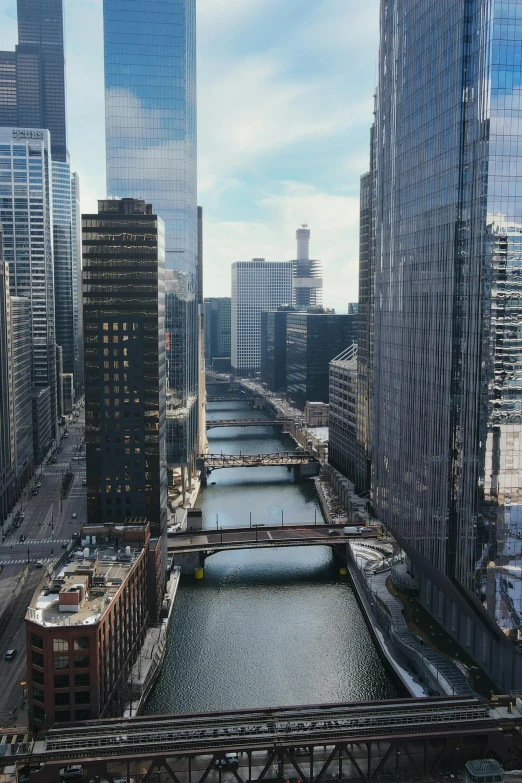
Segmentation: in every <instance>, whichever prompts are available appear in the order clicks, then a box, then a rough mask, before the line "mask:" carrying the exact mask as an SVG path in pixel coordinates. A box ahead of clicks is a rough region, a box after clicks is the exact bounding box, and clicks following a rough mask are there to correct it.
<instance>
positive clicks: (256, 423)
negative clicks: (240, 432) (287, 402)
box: [206, 419, 290, 430]
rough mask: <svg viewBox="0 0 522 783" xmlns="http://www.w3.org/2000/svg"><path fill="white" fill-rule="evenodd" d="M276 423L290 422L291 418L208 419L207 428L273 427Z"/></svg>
mask: <svg viewBox="0 0 522 783" xmlns="http://www.w3.org/2000/svg"><path fill="white" fill-rule="evenodd" d="M276 424H290V419H216V420H215V421H209V420H208V419H207V422H206V428H207V430H210V429H212V428H213V427H272V426H274V425H276Z"/></svg>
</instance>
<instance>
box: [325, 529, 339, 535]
mask: <svg viewBox="0 0 522 783" xmlns="http://www.w3.org/2000/svg"><path fill="white" fill-rule="evenodd" d="M328 535H329V536H340V535H341V531H340V530H329V531H328Z"/></svg>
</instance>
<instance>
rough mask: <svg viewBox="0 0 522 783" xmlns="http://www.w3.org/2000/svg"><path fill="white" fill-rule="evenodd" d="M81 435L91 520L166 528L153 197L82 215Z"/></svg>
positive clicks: (161, 316) (158, 244)
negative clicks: (136, 520) (137, 521)
mask: <svg viewBox="0 0 522 783" xmlns="http://www.w3.org/2000/svg"><path fill="white" fill-rule="evenodd" d="M82 236H83V258H84V265H83V304H84V328H85V435H86V446H87V460H86V468H87V514H88V520H89V523H90V524H100V523H103V524H105V523H107V524H122V523H123V522H124V521H125V519H127V518H128V517H145V518H146V519H147V520H148V521H149V522H150V524H151V532H152V535H153V536H159V535H161V534H162V533H163V532H164V531H165V530H166V514H167V462H166V450H165V441H166V438H165V435H166V432H165V426H166V425H165V295H164V291H165V234H164V227H163V222H162V220H161V218H159V217H157V216H156V215H153V214H152V209H151V206H150V205H146V204H145V202H143V201H137V200H134V199H125V200H121V201H120V200H111V201H100V202H99V203H98V214H97V215H83V219H82Z"/></svg>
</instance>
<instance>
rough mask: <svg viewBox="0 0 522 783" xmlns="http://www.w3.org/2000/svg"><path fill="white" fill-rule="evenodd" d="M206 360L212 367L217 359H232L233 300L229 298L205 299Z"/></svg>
mask: <svg viewBox="0 0 522 783" xmlns="http://www.w3.org/2000/svg"><path fill="white" fill-rule="evenodd" d="M204 304H205V358H206V360H207V364H208V365H209V366H210V365H211V364H212V360H213V359H214V358H216V357H219V358H221V357H229V358H230V329H231V308H232V300H231V299H230V297H229V296H209V297H206V298H205V302H204Z"/></svg>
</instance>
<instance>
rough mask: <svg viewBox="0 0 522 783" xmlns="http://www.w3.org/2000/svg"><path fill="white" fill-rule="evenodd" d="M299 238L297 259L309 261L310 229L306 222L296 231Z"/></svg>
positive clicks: (296, 236)
mask: <svg viewBox="0 0 522 783" xmlns="http://www.w3.org/2000/svg"><path fill="white" fill-rule="evenodd" d="M295 238H296V239H297V260H298V261H308V259H309V258H310V229H309V228H308V225H307V224H306V223H302V224H301V228H298V229H297V231H296V232H295Z"/></svg>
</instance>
